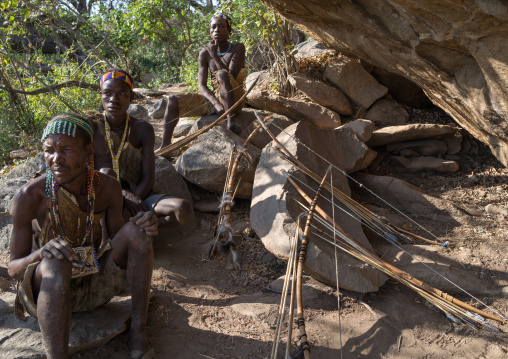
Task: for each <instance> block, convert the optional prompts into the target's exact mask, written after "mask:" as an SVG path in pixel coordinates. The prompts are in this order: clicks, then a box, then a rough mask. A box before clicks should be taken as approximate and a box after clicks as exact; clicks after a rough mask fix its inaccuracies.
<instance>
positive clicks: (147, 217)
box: [130, 211, 159, 237]
mask: <svg viewBox="0 0 508 359" xmlns="http://www.w3.org/2000/svg"><path fill="white" fill-rule="evenodd" d="M130 221H131V222H133V223H135V224H136V225H138V226H140V227H141V229H142V230H144V231H145V232H146V234H148V235H149V236H152V237H153V236H156V235H157V234H158V233H159V231H158V228H159V218H157V216H156V215H155V213H153V212H152V211H148V212H139V213H138V214H136V215H135V216H134V217H131V218H130Z"/></svg>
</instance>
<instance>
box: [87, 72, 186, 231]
mask: <svg viewBox="0 0 508 359" xmlns="http://www.w3.org/2000/svg"><path fill="white" fill-rule="evenodd" d="M100 85H101V99H102V105H103V107H104V115H103V116H101V117H100V118H98V119H95V121H94V124H95V126H96V127H97V129H98V130H96V131H95V133H94V141H95V142H96V152H95V168H96V169H98V170H101V171H102V172H105V173H108V174H111V175H112V176H114V177H115V178H117V179H118V180H119V181H120V183H121V185H122V193H123V197H124V209H123V215H124V219H128V218H129V217H131V216H134V215H136V213H138V212H140V211H147V210H151V211H154V212H155V214H156V215H157V217H158V218H159V225H168V226H177V225H182V224H185V223H187V222H188V221H189V219H190V218H191V216H192V207H191V204H190V203H189V202H188V201H186V200H184V199H181V198H175V197H173V196H171V195H168V194H154V193H152V191H153V186H154V182H155V155H154V144H155V133H154V129H153V126H152V125H151V124H150V123H148V122H146V121H143V120H139V119H137V118H134V117H130V116H129V115H128V113H127V110H128V109H129V105H130V103H131V101H132V100H133V98H134V92H133V91H132V88H133V81H132V78H131V77H130V75H129V74H128V73H127V72H125V71H123V70H120V69H112V71H110V72H107V73H106V74H104V75H103V76H102V78H101V82H100Z"/></svg>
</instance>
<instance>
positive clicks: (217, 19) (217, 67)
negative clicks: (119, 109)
mask: <svg viewBox="0 0 508 359" xmlns="http://www.w3.org/2000/svg"><path fill="white" fill-rule="evenodd" d="M230 34H231V18H229V17H228V16H227V15H225V14H221V13H217V14H215V15H214V16H213V17H212V18H211V20H210V37H211V38H212V40H211V41H210V42H209V43H208V45H207V46H206V47H205V48H204V49H202V50H201V52H200V53H199V72H198V88H199V92H200V94H195V93H186V94H179V95H172V96H170V97H169V99H168V105H167V108H166V113H165V114H164V132H163V135H162V144H161V147H160V148H163V147H166V146H168V145H170V144H171V137H172V136H173V131H174V129H175V127H176V124H177V123H178V118H179V116H184V117H193V116H206V115H211V114H213V113H216V114H218V115H222V114H223V113H224V112H225V111H227V110H228V109H229V108H230V107H231V106H233V105H234V104H235V102H236V101H238V100H239V99H240V97H241V96H242V95H243V94H244V93H245V89H244V86H243V82H244V79H245V74H246V69H245V68H244V66H245V46H244V44H241V43H231V42H229V35H230ZM209 73H210V79H211V82H212V86H213V88H214V92H212V91H211V90H210V89H209V88H208V86H207V80H208V74H209ZM242 107H243V105H241V106H239V107H238V108H237V109H236V110H235V111H234V112H238V111H240V110H241V109H242ZM233 115H234V114H230V115H228V119H227V121H228V122H227V126H228V129H229V130H231V131H233V132H234V133H236V134H240V131H241V129H240V126H238V125H237V124H236V123H235V122H234V120H233Z"/></svg>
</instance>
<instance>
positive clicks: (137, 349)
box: [127, 333, 156, 359]
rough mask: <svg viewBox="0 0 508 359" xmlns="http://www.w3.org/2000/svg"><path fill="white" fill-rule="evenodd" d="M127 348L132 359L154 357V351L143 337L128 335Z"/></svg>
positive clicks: (133, 334) (149, 358) (150, 358)
mask: <svg viewBox="0 0 508 359" xmlns="http://www.w3.org/2000/svg"><path fill="white" fill-rule="evenodd" d="M127 348H128V349H129V352H130V357H131V358H132V359H152V358H155V357H156V354H155V351H154V350H153V348H152V346H151V345H150V343H149V342H148V339H147V338H146V336H145V335H139V334H135V333H130V334H129V339H128V341H127Z"/></svg>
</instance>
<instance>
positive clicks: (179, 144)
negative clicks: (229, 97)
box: [155, 78, 259, 156]
mask: <svg viewBox="0 0 508 359" xmlns="http://www.w3.org/2000/svg"><path fill="white" fill-rule="evenodd" d="M258 79H259V78H257V79H256V80H255V81H254V82H253V84H252V85H251V86H250V87H249V88H248V89H247V91H246V92H245V93H244V94H243V96H242V97H240V99H239V100H238V101H236V103H235V104H234V105H233V106H231V107H230V108H229V109H228V110H227V111H226V112H224V113H223V114H222V115H221V116H220V117H219V118H218V119H216V120H215V121H213V122H212V123H211V124H209V125H208V126H206V127H203V128H202V129H201V130H199V131H196V132H194V133H193V134H192V135H189V136H187V137H185V138H183V139H181V140H180V141H177V142H175V143H172V144H171V145H168V146H166V147H164V148H161V149H158V150H157V151H155V155H156V156H164V155H166V154H168V153H171V152H173V151H174V150H176V149H177V148H180V147H182V146H185V145H186V144H188V143H189V142H191V141H193V140H194V139H195V138H197V137H198V136H200V135H202V134H203V133H205V132H207V131H208V130H210V129H212V128H213V127H214V126H216V125H217V124H218V123H219V122H221V121H222V120H223V119H225V118H226V116H227V115H229V114H230V113H231V112H233V111H234V110H235V109H236V108H237V107H238V106H240V104H241V103H242V101H243V100H244V99H245V98H246V97H247V95H248V94H249V92H250V91H251V90H252V89H253V88H254V86H256V83H257V82H258Z"/></svg>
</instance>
